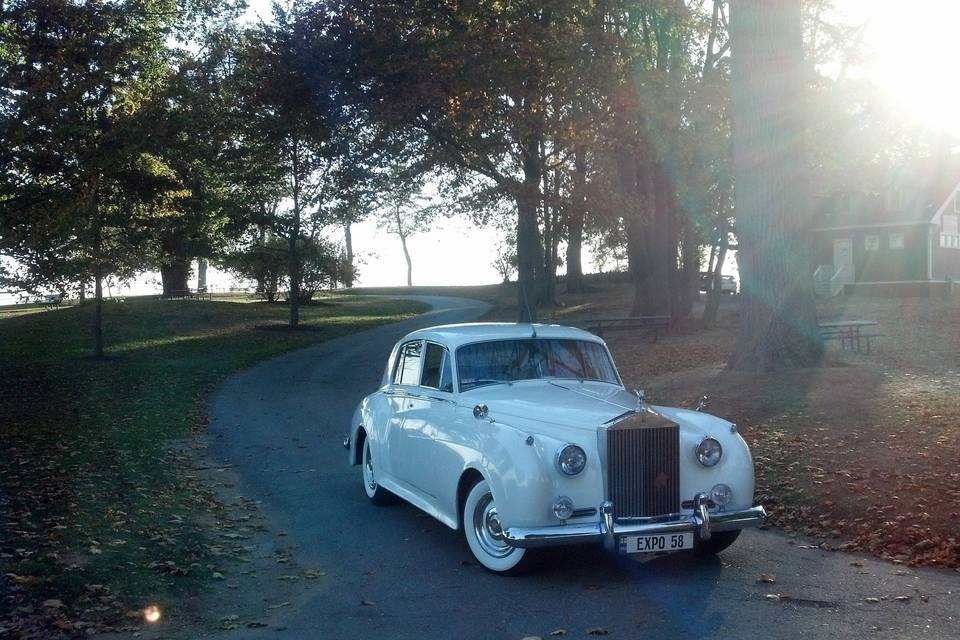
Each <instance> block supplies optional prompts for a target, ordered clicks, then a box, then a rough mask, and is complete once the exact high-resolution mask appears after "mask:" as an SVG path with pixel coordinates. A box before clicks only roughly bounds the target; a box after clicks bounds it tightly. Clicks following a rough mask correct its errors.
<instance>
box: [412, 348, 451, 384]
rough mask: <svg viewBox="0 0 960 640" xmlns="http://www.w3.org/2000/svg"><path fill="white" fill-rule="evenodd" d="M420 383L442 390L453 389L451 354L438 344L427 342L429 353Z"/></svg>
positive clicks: (424, 363)
mask: <svg viewBox="0 0 960 640" xmlns="http://www.w3.org/2000/svg"><path fill="white" fill-rule="evenodd" d="M420 384H421V385H422V386H424V387H430V388H431V389H439V390H440V391H453V375H452V372H451V371H450V354H449V353H448V352H447V350H446V349H445V348H443V347H441V346H440V345H438V344H433V343H431V342H428V343H427V355H426V358H425V359H424V362H423V376H422V378H421V380H420Z"/></svg>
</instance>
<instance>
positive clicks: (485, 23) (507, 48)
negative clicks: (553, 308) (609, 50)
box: [322, 0, 591, 321]
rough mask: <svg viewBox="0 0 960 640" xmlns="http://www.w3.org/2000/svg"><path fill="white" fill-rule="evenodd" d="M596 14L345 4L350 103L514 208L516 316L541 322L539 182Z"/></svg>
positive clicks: (561, 138)
mask: <svg viewBox="0 0 960 640" xmlns="http://www.w3.org/2000/svg"><path fill="white" fill-rule="evenodd" d="M590 6H591V3H586V2H575V1H573V0H569V1H565V2H556V3H548V4H544V3H542V2H533V1H523V2H513V3H500V2H489V1H484V2H475V3H469V4H466V5H457V6H456V7H455V9H453V8H446V7H438V5H437V3H435V2H428V1H426V0H403V1H400V2H391V3H369V2H365V1H362V0H342V1H341V2H340V3H339V4H338V6H337V8H336V9H335V10H331V9H330V8H329V7H325V8H323V9H322V11H324V12H327V11H330V12H331V13H335V14H337V15H339V16H341V21H340V23H339V32H338V33H339V35H338V38H339V41H340V43H341V45H340V47H339V51H340V52H341V55H342V56H343V58H342V67H343V69H344V70H345V76H346V77H347V78H349V80H350V82H349V87H350V89H351V92H352V100H353V102H355V103H356V104H359V105H362V109H363V110H364V112H365V114H366V115H367V117H368V118H369V121H370V122H371V123H373V124H374V125H375V126H378V127H381V128H383V129H385V130H387V131H389V132H391V133H393V134H394V135H398V136H399V135H406V136H408V137H410V138H414V139H415V140H416V143H417V144H418V145H419V147H420V150H421V153H422V155H423V157H424V159H426V160H427V161H429V162H431V163H433V164H435V165H437V166H442V167H445V168H446V169H448V170H450V171H453V172H461V171H462V172H469V173H472V174H475V176H479V177H481V178H482V179H481V180H479V182H478V186H479V188H480V189H482V190H486V189H489V188H491V187H492V188H494V189H496V190H497V191H498V192H499V193H500V194H502V195H506V196H508V197H510V198H511V199H512V200H513V201H514V202H515V204H516V218H515V228H516V237H517V263H518V265H517V272H518V282H519V286H518V288H517V289H518V309H519V314H518V317H519V319H520V320H521V321H532V320H534V319H535V316H536V304H537V302H538V300H537V298H538V295H539V291H540V290H541V289H540V287H539V286H538V282H537V277H538V272H541V271H543V265H544V255H543V251H544V247H543V246H542V244H541V235H540V228H539V226H538V222H539V217H538V216H539V212H540V211H541V206H542V204H543V202H544V193H543V188H542V187H543V179H544V175H545V173H546V172H547V171H548V170H549V169H551V168H552V167H553V165H555V164H557V163H560V162H562V160H563V158H564V155H565V153H566V151H567V145H568V143H569V140H570V136H567V135H565V134H564V133H563V132H561V131H560V128H561V127H567V126H568V124H569V123H568V119H567V118H565V117H563V114H564V112H565V110H566V109H567V107H568V105H569V104H571V102H572V96H573V95H574V93H576V92H577V91H580V90H581V86H582V83H581V82H580V81H581V80H582V78H581V77H580V75H579V74H577V73H575V72H574V71H575V69H576V68H577V67H576V66H575V65H574V63H573V59H574V58H575V57H576V56H579V55H587V54H589V50H588V49H586V48H584V47H582V46H580V45H582V44H583V42H582V38H580V37H579V35H578V34H580V33H581V32H582V26H581V25H582V21H583V18H584V15H585V13H586V12H588V11H589V10H590Z"/></svg>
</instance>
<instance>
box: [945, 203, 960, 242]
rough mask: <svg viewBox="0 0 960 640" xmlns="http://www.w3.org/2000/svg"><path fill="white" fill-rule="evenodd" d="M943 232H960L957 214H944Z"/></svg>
mask: <svg viewBox="0 0 960 640" xmlns="http://www.w3.org/2000/svg"><path fill="white" fill-rule="evenodd" d="M954 202H956V201H954ZM943 232H944V233H946V234H949V235H954V236H955V235H957V234H960V228H958V226H957V216H943Z"/></svg>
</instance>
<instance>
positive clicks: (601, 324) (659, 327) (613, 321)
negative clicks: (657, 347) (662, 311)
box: [579, 316, 671, 342]
mask: <svg viewBox="0 0 960 640" xmlns="http://www.w3.org/2000/svg"><path fill="white" fill-rule="evenodd" d="M579 326H580V327H581V328H582V329H585V330H586V331H589V332H590V333H595V334H596V335H598V336H600V337H601V338H602V337H603V335H604V332H610V331H634V332H638V333H642V334H644V335H646V336H648V337H650V338H651V339H652V341H654V342H656V341H657V340H658V339H659V338H660V336H661V335H663V334H665V333H667V332H668V331H670V327H671V319H670V316H637V317H634V318H592V319H590V320H584V321H583V322H580V323H579Z"/></svg>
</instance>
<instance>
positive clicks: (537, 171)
mask: <svg viewBox="0 0 960 640" xmlns="http://www.w3.org/2000/svg"><path fill="white" fill-rule="evenodd" d="M528 149H530V151H529V152H528V153H527V154H525V157H524V162H523V177H524V179H523V182H522V183H521V184H520V185H519V189H518V192H517V194H516V199H517V322H536V321H537V271H538V268H537V263H538V262H539V261H540V251H541V246H540V229H539V227H538V225H537V209H538V208H539V204H540V177H541V173H542V167H541V165H540V159H539V156H538V155H537V154H538V151H537V149H539V145H537V144H533V145H528Z"/></svg>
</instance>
